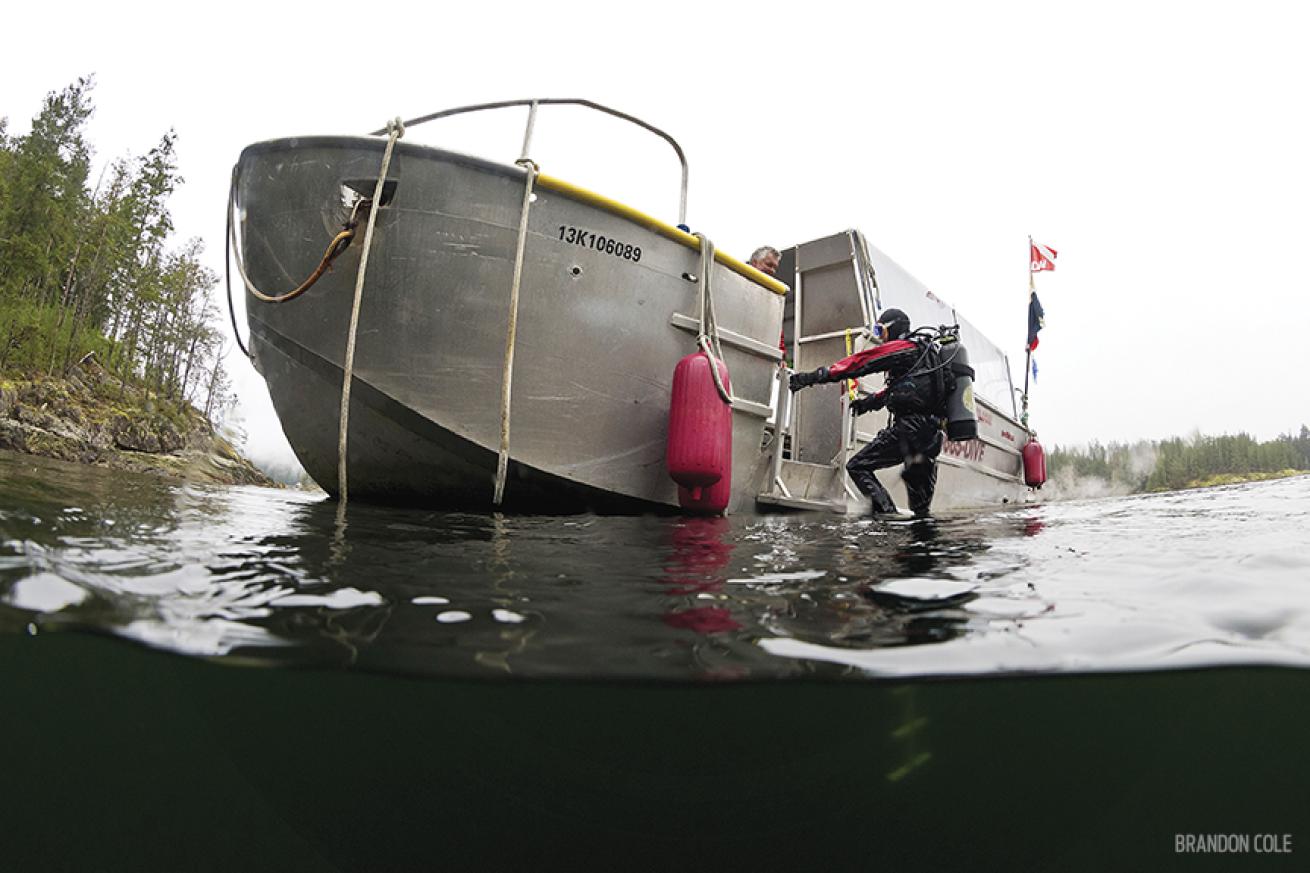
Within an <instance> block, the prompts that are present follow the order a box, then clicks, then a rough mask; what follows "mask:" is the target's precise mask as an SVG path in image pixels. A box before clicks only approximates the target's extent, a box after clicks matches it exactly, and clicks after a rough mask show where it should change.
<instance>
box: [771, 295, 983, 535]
mask: <svg viewBox="0 0 1310 873" xmlns="http://www.w3.org/2000/svg"><path fill="white" fill-rule="evenodd" d="M873 334H874V339H875V340H876V341H877V342H878V345H876V346H874V347H873V348H871V349H868V350H866V351H862V352H857V353H855V354H853V355H850V356H849V357H846V358H843V359H842V360H840V361H838V362H836V363H835V364H831V365H829V366H827V367H820V368H819V369H817V370H812V371H811V372H808V373H793V374H792V376H791V379H790V381H789V386H790V388H791V390H792V391H799V390H800V389H801V388H805V387H807V386H810V385H817V384H819V383H822V382H839V381H842V380H844V379H855V378H858V377H859V376H863V375H866V374H868V373H877V372H883V373H886V374H887V386H886V387H885V388H883V390H881V391H879V392H878V393H877V394H870V395H868V396H865V397H861V398H859V399H858V400H855V401H852V403H851V406H850V408H851V413H852V414H854V415H863V414H864V413H866V412H873V411H876V410H879V409H882V408H883V407H887V408H888V409H890V410H891V421H890V423H889V424H888V425H887V427H885V428H883V429H882V430H881V431H879V432H878V434H877V436H875V437H874V438H873V440H872V441H871V442H870V443H869V444H868V445H867V446H865V447H864V448H863V449H861V450H860V451H859V452H858V453H856V455H855V456H854V457H853V458H851V459H850V461H848V462H847V464H846V472H848V473H849V474H850V476H851V481H853V482H854V483H855V487H857V488H859V489H860V491H861V493H863V494H864V495H865V496H866V497H869V498H870V499H871V500H872V501H873V511H874V512H875V513H888V514H890V513H895V512H896V504H895V503H893V502H892V499H891V495H889V494H888V493H887V489H886V488H884V487H883V486H882V483H881V482H879V481H878V477H877V476H875V475H874V471H875V470H880V469H882V468H884V467H892V466H895V465H896V464H904V469H903V470H902V471H901V478H902V479H903V480H904V482H905V491H906V494H907V495H908V496H909V500H910V511H911V512H913V513H914V515H915V516H916V517H920V518H921V517H923V516H926V515H927V514H928V510H929V508H930V506H931V505H932V497H933V491H934V490H935V489H936V487H937V456H938V455H939V454H941V450H942V446H943V445H944V444H945V435H944V434H943V433H942V428H943V426H947V429H948V431H949V433H950V438H951V439H972V438H974V437H976V436H977V420H976V417H975V414H974V404H973V370H972V369H971V368H970V367H969V365H968V357H967V354H966V353H965V351H964V347H963V346H962V345H960V342H959V337H958V333H953V332H952V331H951V329H949V328H942V329H941V330H940V331H932V330H930V329H924V328H921V329H919V330H917V331H914V332H913V333H911V332H910V318H909V316H907V315H906V314H905V313H904V312H902V311H901V310H899V309H888V310H886V311H884V312H883V313H882V315H880V316H878V321H877V322H876V323H875V324H874V331H873ZM948 349H949V350H948ZM948 420H949V424H948Z"/></svg>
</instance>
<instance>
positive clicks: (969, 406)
mask: <svg viewBox="0 0 1310 873" xmlns="http://www.w3.org/2000/svg"><path fill="white" fill-rule="evenodd" d="M942 357H943V358H944V359H945V360H944V366H946V367H947V368H948V369H949V370H950V372H951V375H952V376H954V377H955V378H954V380H953V381H954V383H955V387H954V388H953V389H952V390H951V392H950V394H948V395H947V397H946V438H947V439H948V440H971V439H976V438H977V436H978V411H977V407H976V406H975V405H974V402H973V367H970V366H969V352H968V351H966V350H965V348H964V344H963V343H961V342H960V340H959V338H958V337H957V338H955V340H954V342H952V343H950V344H949V345H946V346H945V347H944V348H943V349H942ZM948 384H949V382H948Z"/></svg>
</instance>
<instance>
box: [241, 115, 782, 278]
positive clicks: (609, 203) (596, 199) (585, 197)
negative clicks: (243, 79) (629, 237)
mask: <svg viewBox="0 0 1310 873" xmlns="http://www.w3.org/2000/svg"><path fill="white" fill-rule="evenodd" d="M360 144H367V145H368V146H369V147H371V148H374V149H376V150H378V151H381V150H382V149H383V148H384V147H385V145H386V142H385V141H384V140H379V139H374V138H371V137H367V136H347V135H330V134H329V135H323V134H319V135H314V136H290V137H279V138H278V139H269V140H263V141H261V142H257V143H252V144H251V145H248V146H246V147H245V148H244V149H242V150H241V156H240V158H238V166H239V165H240V162H241V161H244V160H246V158H247V156H253V155H261V154H267V153H269V152H275V151H291V150H294V149H298V148H302V147H306V146H309V147H314V146H317V147H323V146H337V147H342V148H345V147H348V146H349V147H353V146H358V145H360ZM396 149H398V150H399V151H400V152H402V153H408V154H411V155H413V156H416V157H429V158H430V157H434V156H435V157H439V158H442V159H446V160H452V161H454V162H455V163H461V164H465V165H469V166H472V167H475V168H477V169H483V170H494V171H496V172H499V173H501V174H503V175H507V176H516V177H518V176H524V175H526V173H527V170H525V169H523V168H522V167H518V166H513V165H510V164H502V163H500V162H498V161H493V160H490V159H488V158H482V157H478V156H477V155H470V154H467V153H465V152H457V151H452V150H450V149H444V148H439V147H437V146H432V145H426V144H424V143H407V142H397V143H396ZM536 183H537V185H539V186H541V187H544V188H547V189H549V190H550V191H552V192H554V193H556V194H562V195H564V196H565V197H568V198H570V199H572V200H576V201H579V202H581V203H584V204H586V205H588V206H593V207H596V208H598V209H603V210H604V211H606V212H609V213H611V214H613V215H616V216H618V217H620V218H623V219H626V220H628V221H630V222H632V223H634V224H636V225H638V226H640V227H642V228H644V229H646V230H648V231H652V232H654V233H658V234H659V235H660V236H663V237H665V238H667V239H670V240H672V241H673V242H676V243H678V244H680V245H682V246H684V247H685V248H689V249H691V250H693V251H696V252H699V251H700V238H699V237H697V236H695V235H693V234H691V233H688V232H686V231H684V230H682V229H681V228H679V227H674V226H673V225H671V224H667V223H665V222H663V221H661V220H660V219H658V218H655V217H654V216H652V215H648V214H647V213H645V212H642V211H641V210H640V209H636V208H634V207H632V206H628V205H627V204H625V203H621V202H619V201H617V200H612V199H610V198H608V197H605V196H603V195H601V194H597V193H595V192H593V191H590V190H588V189H586V188H583V187H581V186H580V185H574V184H573V183H572V182H568V181H566V180H564V179H558V178H556V177H554V176H550V175H547V174H545V173H538V175H537V179H536ZM714 260H715V261H716V262H717V263H719V264H721V265H723V266H724V267H726V268H728V269H729V270H732V271H733V272H734V273H737V274H738V275H740V276H742V277H743V278H746V279H748V280H750V281H751V282H753V283H754V284H756V285H758V286H760V287H761V288H763V289H764V290H766V291H768V292H770V293H772V294H776V295H778V296H780V297H781V296H786V294H787V292H788V291H789V290H790V289H789V288H788V286H787V285H786V284H784V283H783V282H781V281H779V280H778V279H776V278H775V277H773V276H770V275H768V274H767V273H764V272H762V271H760V270H757V269H755V268H754V267H752V266H751V265H750V264H747V263H745V262H743V261H740V260H738V259H736V258H734V257H733V256H731V255H728V254H724V253H723V252H722V251H721V250H719V249H717V248H716V249H715V250H714Z"/></svg>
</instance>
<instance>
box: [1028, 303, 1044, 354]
mask: <svg viewBox="0 0 1310 873" xmlns="http://www.w3.org/2000/svg"><path fill="white" fill-rule="evenodd" d="M1044 327H1046V313H1045V312H1044V311H1043V310H1042V303H1041V301H1040V300H1038V299H1037V292H1036V291H1033V292H1031V293H1030V294H1029V295H1028V351H1030V352H1031V351H1032V350H1033V349H1035V348H1037V332H1038V331H1039V330H1041V329H1042V328H1044Z"/></svg>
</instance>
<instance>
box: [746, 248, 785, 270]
mask: <svg viewBox="0 0 1310 873" xmlns="http://www.w3.org/2000/svg"><path fill="white" fill-rule="evenodd" d="M781 260H782V255H781V254H779V252H778V250H777V249H775V248H773V246H760V247H759V248H758V249H756V250H755V251H754V252H753V253H752V254H751V259H750V260H749V261H747V262H746V263H748V264H750V265H751V266H752V267H754V268H755V269H757V270H759V271H760V272H761V273H767V274H769V275H770V276H776V275H778V262H779V261H781Z"/></svg>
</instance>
